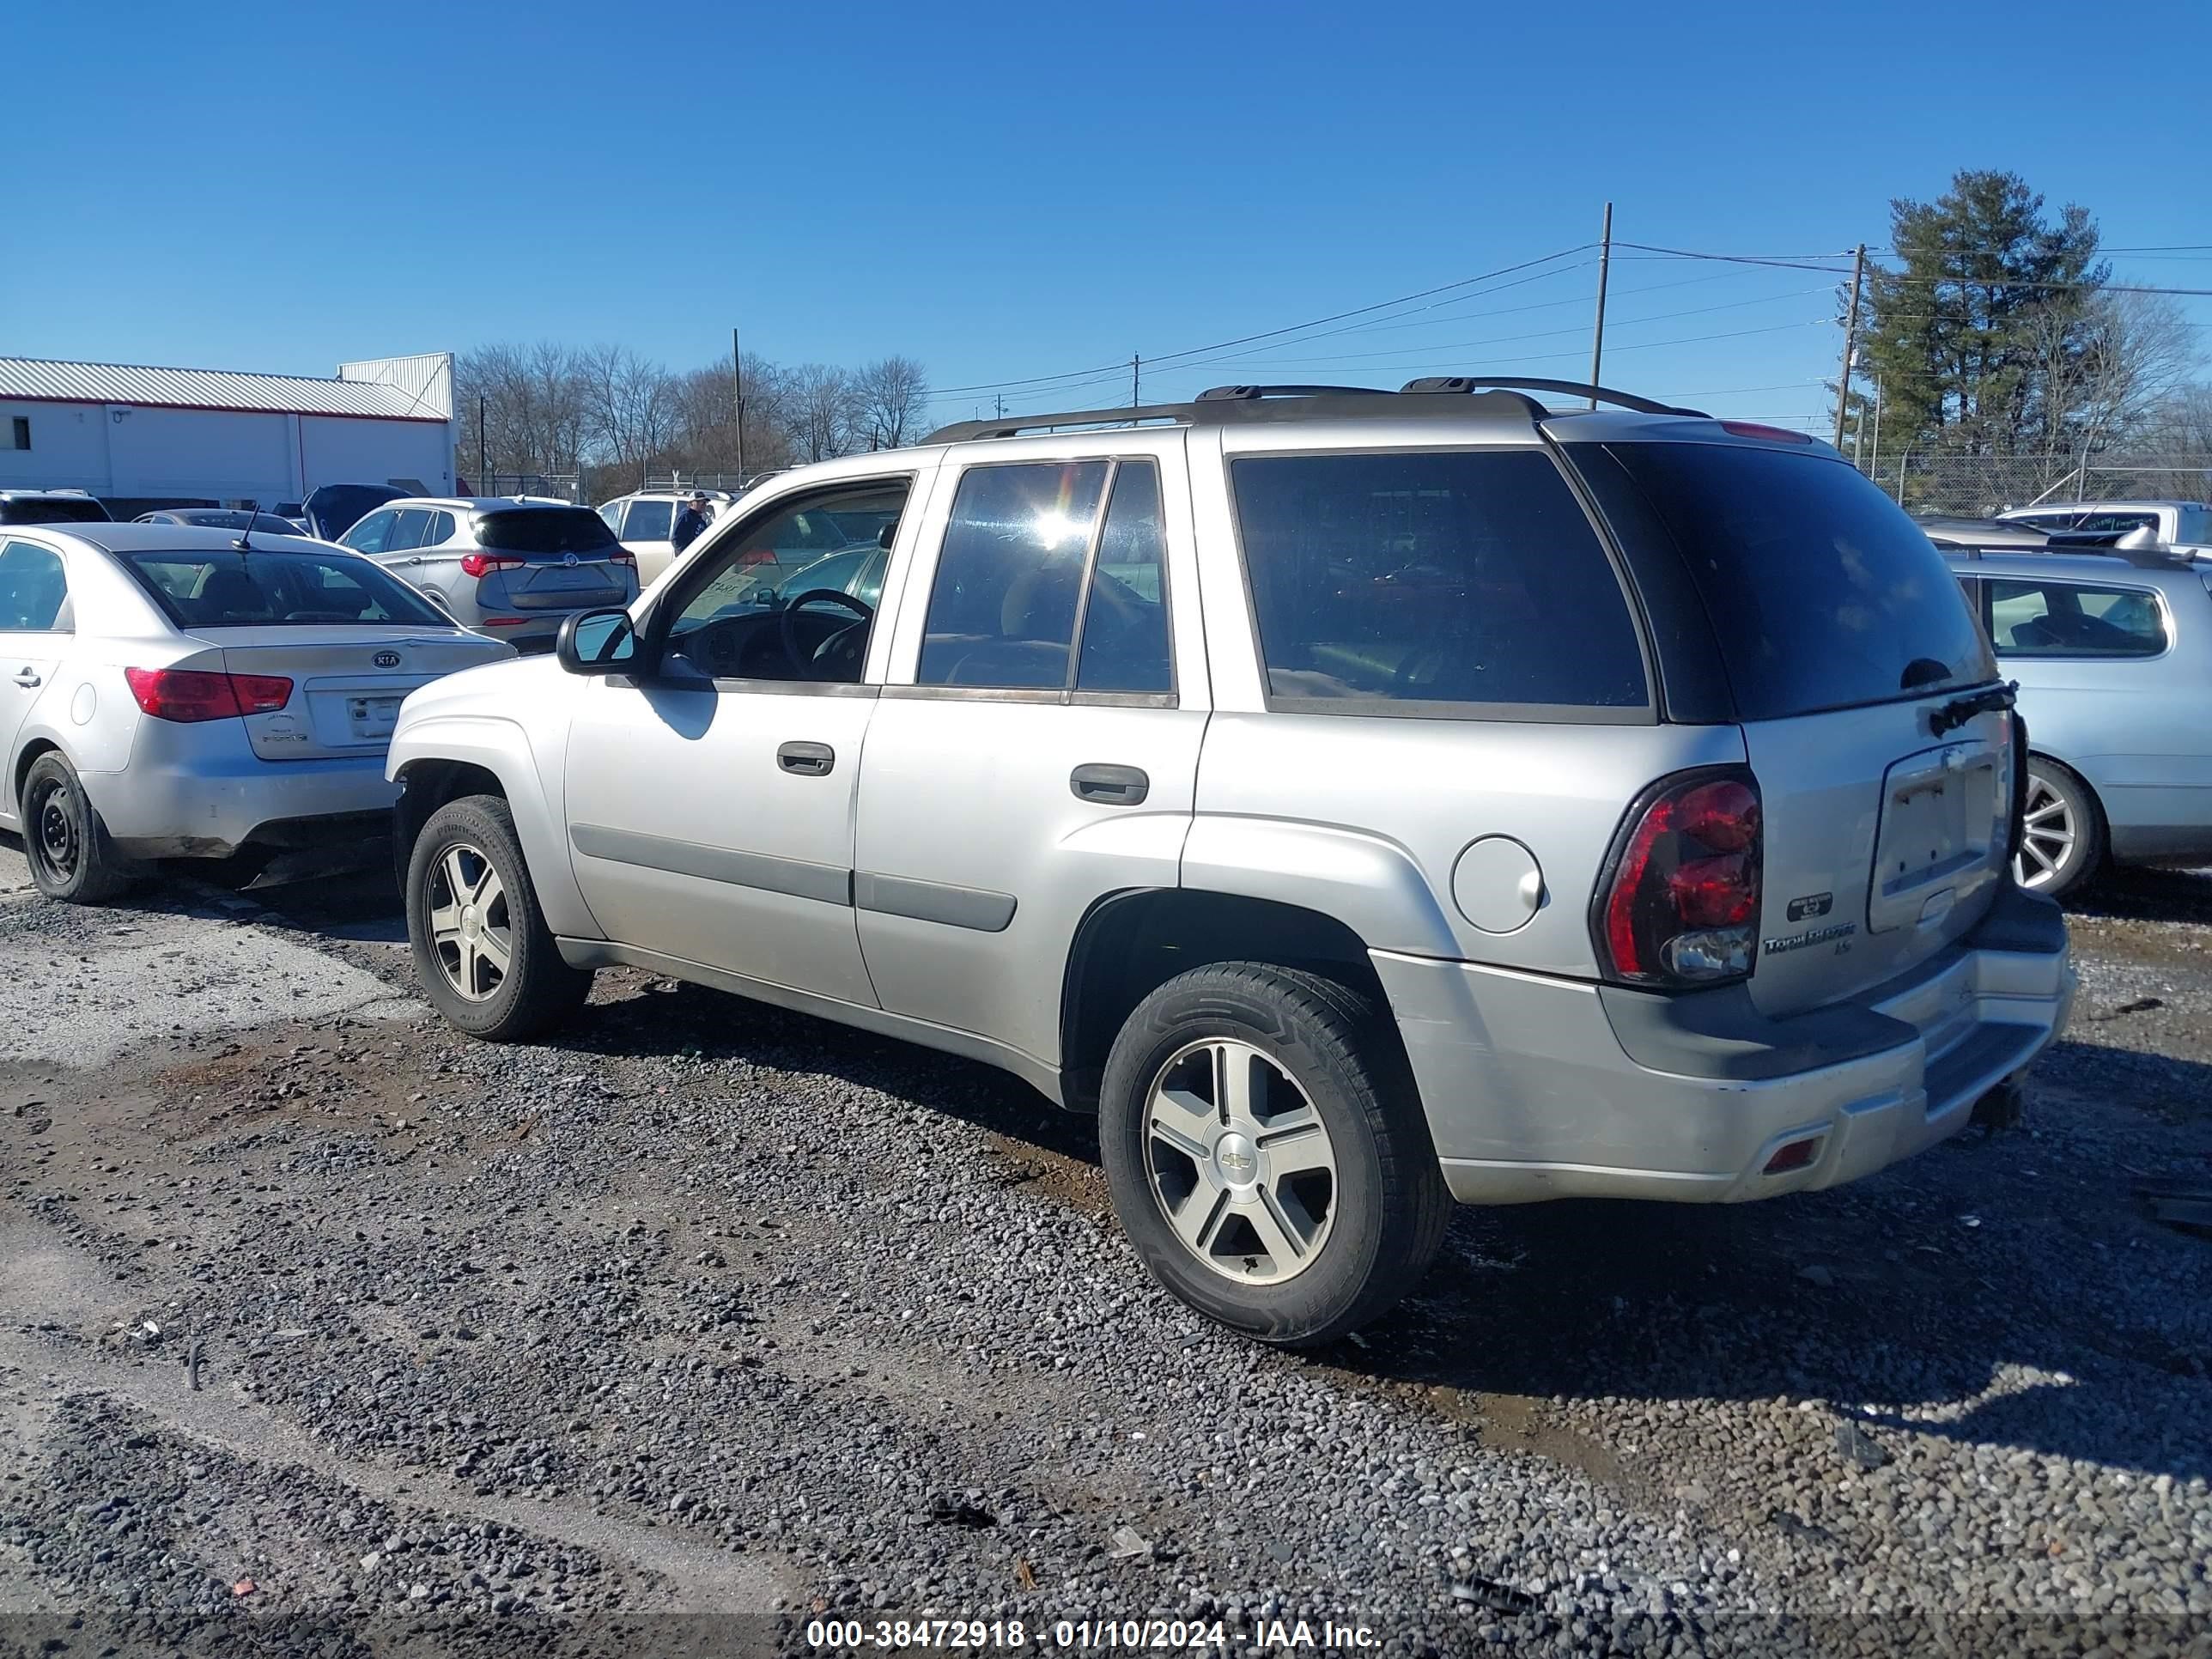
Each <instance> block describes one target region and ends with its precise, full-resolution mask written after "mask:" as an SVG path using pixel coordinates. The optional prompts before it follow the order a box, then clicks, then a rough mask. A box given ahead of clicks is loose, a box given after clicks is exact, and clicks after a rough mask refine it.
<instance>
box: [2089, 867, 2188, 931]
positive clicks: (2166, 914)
mask: <svg viewBox="0 0 2212 1659" xmlns="http://www.w3.org/2000/svg"><path fill="white" fill-rule="evenodd" d="M2066 908H2067V910H2068V912H2069V914H2075V915H2084V916H2099V917H2104V918H2106V919H2109V920H2112V921H2202V922H2212V871H2207V870H2142V869H2117V870H2113V871H2112V872H2110V873H2108V874H2106V876H2104V877H2102V878H2100V879H2099V880H2097V881H2093V882H2092V883H2090V884H2089V885H2088V886H2087V887H2085V888H2083V889H2082V890H2080V891H2079V892H2076V893H2075V894H2073V895H2072V896H2069V898H2068V899H2067V901H2066Z"/></svg>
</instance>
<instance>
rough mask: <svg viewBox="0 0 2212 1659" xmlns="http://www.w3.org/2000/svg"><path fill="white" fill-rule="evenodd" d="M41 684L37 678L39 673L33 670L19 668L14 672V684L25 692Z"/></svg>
mask: <svg viewBox="0 0 2212 1659" xmlns="http://www.w3.org/2000/svg"><path fill="white" fill-rule="evenodd" d="M42 683H43V682H41V680H40V678H39V671H38V670H37V669H35V668H19V669H17V670H16V671H15V684H18V685H20V686H22V687H23V688H25V689H26V690H28V689H29V688H30V687H32V686H34V685H38V684H42Z"/></svg>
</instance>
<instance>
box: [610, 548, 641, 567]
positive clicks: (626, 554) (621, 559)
mask: <svg viewBox="0 0 2212 1659" xmlns="http://www.w3.org/2000/svg"><path fill="white" fill-rule="evenodd" d="M604 557H605V559H606V562H608V563H609V564H635V563H636V562H637V555H636V554H635V553H633V552H631V551H630V550H629V549H628V548H626V547H625V548H621V549H618V550H616V551H615V552H612V553H609V554H605V555H604Z"/></svg>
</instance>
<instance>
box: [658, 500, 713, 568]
mask: <svg viewBox="0 0 2212 1659" xmlns="http://www.w3.org/2000/svg"><path fill="white" fill-rule="evenodd" d="M707 513H708V507H707V492H706V491H705V490H703V489H695V490H693V491H692V492H691V499H690V501H686V502H684V510H683V511H682V512H681V513H678V514H677V515H676V523H675V524H674V525H673V526H671V528H670V530H669V532H668V539H669V541H670V543H671V544H672V545H673V546H674V547H675V549H676V550H677V552H678V553H681V552H683V550H684V549H685V548H687V547H689V546H690V545H691V544H692V543H693V542H695V541H696V540H698V538H699V532H701V531H702V530H704V529H705V528H706V527H707V526H708V522H709V520H708V516H707Z"/></svg>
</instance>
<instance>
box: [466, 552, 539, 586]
mask: <svg viewBox="0 0 2212 1659" xmlns="http://www.w3.org/2000/svg"><path fill="white" fill-rule="evenodd" d="M528 562H529V561H528V560H527V559H502V558H501V557H500V556H499V555H497V554H496V553H464V554H462V555H461V574H463V575H464V576H473V577H476V578H477V579H478V580H482V579H483V578H484V577H486V576H489V575H492V574H495V573H496V572H498V571H501V570H520V569H521V568H522V567H523V566H524V565H526V564H527V563H528Z"/></svg>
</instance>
